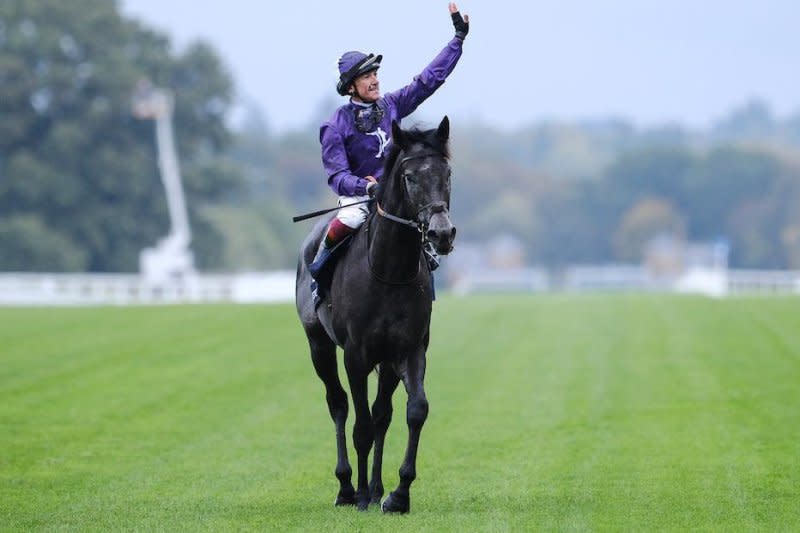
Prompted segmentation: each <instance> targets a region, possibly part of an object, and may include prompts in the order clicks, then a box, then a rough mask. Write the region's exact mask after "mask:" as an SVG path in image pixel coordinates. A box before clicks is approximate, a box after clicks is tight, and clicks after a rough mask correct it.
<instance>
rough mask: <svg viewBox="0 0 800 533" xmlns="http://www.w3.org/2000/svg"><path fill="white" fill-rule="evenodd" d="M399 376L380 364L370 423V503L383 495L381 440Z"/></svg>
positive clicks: (390, 417) (388, 421)
mask: <svg viewBox="0 0 800 533" xmlns="http://www.w3.org/2000/svg"><path fill="white" fill-rule="evenodd" d="M398 383H400V377H399V376H398V375H397V373H395V371H394V370H393V369H392V368H391V366H390V365H388V364H382V365H381V367H380V373H379V375H378V393H377V395H376V397H375V403H373V404H372V425H373V427H374V428H375V451H374V452H373V454H372V479H371V480H370V482H369V496H370V503H380V501H381V498H382V497H383V479H382V472H381V470H382V468H383V442H384V440H385V438H386V431H387V430H388V429H389V424H391V423H392V395H393V394H394V391H395V389H397V385H398Z"/></svg>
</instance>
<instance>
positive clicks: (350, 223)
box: [336, 196, 369, 229]
mask: <svg viewBox="0 0 800 533" xmlns="http://www.w3.org/2000/svg"><path fill="white" fill-rule="evenodd" d="M363 200H369V196H340V197H339V205H346V206H348V207H344V208H342V209H339V212H338V213H337V214H336V218H338V219H339V221H340V222H341V223H342V224H344V225H345V226H347V227H348V228H353V229H357V228H359V227H361V224H363V223H364V221H365V220H366V219H367V215H368V214H369V207H368V206H369V204H368V203H364V204H358V205H350V204H352V203H354V202H361V201H363Z"/></svg>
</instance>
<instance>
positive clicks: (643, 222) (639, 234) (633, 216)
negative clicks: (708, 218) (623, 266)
mask: <svg viewBox="0 0 800 533" xmlns="http://www.w3.org/2000/svg"><path fill="white" fill-rule="evenodd" d="M661 235H666V236H669V237H673V238H676V239H679V240H682V239H684V238H685V236H686V222H685V221H684V218H683V216H682V215H681V214H680V213H679V212H678V211H677V210H676V209H675V208H674V207H673V206H672V204H670V202H669V201H667V200H664V199H663V198H644V199H642V200H639V201H638V202H637V203H635V204H634V205H633V206H632V207H631V208H630V209H628V211H627V212H626V213H625V214H624V215H623V217H622V221H621V222H620V225H619V227H618V228H617V231H616V232H615V233H614V249H615V251H616V257H617V258H619V259H621V260H623V261H628V262H638V261H640V260H642V258H643V257H642V252H643V251H644V249H645V246H646V245H647V243H648V242H649V241H651V240H652V239H653V238H655V237H658V236H661Z"/></svg>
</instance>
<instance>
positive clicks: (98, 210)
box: [0, 0, 240, 271]
mask: <svg viewBox="0 0 800 533" xmlns="http://www.w3.org/2000/svg"><path fill="white" fill-rule="evenodd" d="M143 78H146V79H149V80H150V81H152V83H153V84H155V85H157V86H162V87H166V88H169V89H171V90H173V91H174V92H175V93H176V95H177V96H176V109H175V125H174V127H175V131H176V136H177V142H178V151H179V157H180V160H181V164H182V169H183V177H184V184H185V188H186V193H187V200H188V202H187V203H188V205H189V206H190V217H191V219H192V225H193V234H194V245H195V248H196V256H197V259H198V263H199V264H200V266H214V264H215V261H217V262H218V259H215V256H214V254H213V253H212V250H213V248H214V247H215V246H216V245H214V244H213V243H214V241H215V239H217V240H218V238H219V235H218V234H217V233H216V230H215V229H214V228H213V226H212V225H210V224H209V223H208V222H207V221H203V220H201V219H200V217H202V215H201V214H200V213H199V211H197V210H196V209H193V206H195V205H198V204H200V203H203V202H213V201H216V200H218V199H219V198H220V197H222V196H223V195H224V194H227V193H228V192H229V191H230V190H231V189H235V188H236V187H237V186H238V184H239V183H240V177H239V176H238V175H237V174H238V171H237V170H236V169H226V170H227V172H223V173H219V172H218V171H219V165H218V163H217V162H216V160H215V157H216V154H217V153H218V152H219V150H220V149H222V148H224V147H225V146H226V144H227V143H228V141H229V133H228V130H227V128H226V125H225V122H224V118H225V113H226V112H227V109H228V107H229V106H230V102H231V97H232V83H231V80H230V76H229V75H228V73H227V72H226V70H225V69H224V67H223V65H222V64H221V62H220V61H219V59H218V58H217V56H216V54H215V52H214V51H213V50H212V49H211V48H210V47H209V46H207V45H205V44H202V43H198V44H194V45H192V46H190V47H189V48H188V49H187V50H186V51H185V52H184V53H183V54H181V55H178V56H175V55H173V54H172V52H171V50H170V43H169V40H168V39H167V38H166V37H165V36H163V35H160V34H159V33H156V32H154V31H152V30H149V29H147V28H146V27H144V26H143V25H142V24H140V23H139V22H138V21H136V20H132V19H127V18H124V17H122V16H121V15H120V13H119V11H118V7H117V2H115V1H114V0H74V1H70V2H61V1H59V0H6V1H4V2H2V3H0V113H1V114H2V116H3V120H2V121H0V213H2V215H0V217H2V218H0V221H5V222H6V224H5V228H6V239H7V241H6V242H10V241H11V240H12V239H13V234H12V233H10V232H11V231H12V230H16V231H19V232H20V233H19V235H18V239H19V240H20V241H21V240H22V239H25V238H27V237H26V232H28V233H30V232H32V231H40V232H41V233H43V234H48V235H54V236H56V237H55V238H53V239H50V240H49V243H50V244H51V245H53V246H56V245H59V244H60V245H63V246H64V251H63V252H64V253H65V254H67V255H70V256H74V254H72V253H71V252H70V251H69V250H71V249H74V248H77V249H78V250H80V251H81V253H80V254H78V255H79V256H80V257H83V258H84V259H83V260H74V259H71V260H69V261H61V262H59V261H56V260H54V261H53V262H52V264H51V265H47V264H45V263H44V262H43V261H42V260H37V261H35V262H31V264H30V265H29V268H30V269H34V270H38V269H48V270H49V269H56V270H58V269H64V268H68V269H73V268H74V269H84V268H86V269H89V270H92V271H132V270H136V269H137V268H138V253H139V250H141V249H142V248H143V247H145V246H151V245H153V244H155V242H156V241H157V239H158V238H159V237H161V236H163V235H165V234H166V233H167V231H168V227H169V223H168V218H167V214H166V200H165V193H164V189H163V186H162V185H161V183H160V179H159V175H158V169H157V164H156V163H157V157H156V153H155V143H154V134H153V127H154V126H153V124H152V123H151V122H146V121H139V120H136V119H134V118H133V117H132V116H131V112H130V104H131V94H132V91H133V88H134V87H135V85H136V84H137V82H138V81H139V80H140V79H143ZM23 214H24V215H28V216H32V217H35V218H36V219H37V220H38V222H36V223H35V224H34V223H33V222H31V220H33V219H31V218H26V219H24V220H26V221H27V222H26V223H25V224H24V225H20V224H19V223H18V220H19V219H15V220H17V222H15V223H10V222H9V220H11V219H12V218H13V217H18V216H21V215H23ZM22 228H27V229H24V230H23V229H22ZM31 228H38V229H35V230H33V229H31ZM66 243H70V244H69V245H68V244H66ZM17 248H19V247H17ZM14 249H15V247H13V246H10V247H5V246H4V248H3V254H4V255H5V254H10V253H12V250H14ZM24 267H25V265H24V264H22V263H19V266H18V268H24Z"/></svg>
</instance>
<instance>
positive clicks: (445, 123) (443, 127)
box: [436, 115, 450, 141]
mask: <svg viewBox="0 0 800 533" xmlns="http://www.w3.org/2000/svg"><path fill="white" fill-rule="evenodd" d="M436 136H437V137H439V138H440V139H441V140H443V141H446V140H447V139H449V138H450V119H449V118H447V115H445V116H444V118H443V119H442V121H441V122H440V123H439V128H438V129H437V130H436Z"/></svg>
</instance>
